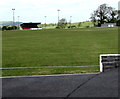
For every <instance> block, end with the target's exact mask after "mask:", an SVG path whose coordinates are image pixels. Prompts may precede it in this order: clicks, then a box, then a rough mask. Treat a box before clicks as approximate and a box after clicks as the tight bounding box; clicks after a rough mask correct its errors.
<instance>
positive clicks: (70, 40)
mask: <svg viewBox="0 0 120 99" xmlns="http://www.w3.org/2000/svg"><path fill="white" fill-rule="evenodd" d="M116 53H118V29H117V28H87V29H86V28H84V29H63V30H59V29H58V30H57V29H51V30H38V31H30V30H28V31H4V32H3V68H10V67H39V66H94V65H99V55H100V54H116ZM66 69H67V70H65V69H60V71H61V72H59V69H57V70H56V68H52V70H51V69H42V70H41V69H32V70H31V69H30V70H27V69H26V70H23V69H22V70H19V71H20V72H21V73H19V72H16V71H18V70H14V72H13V70H3V76H4V75H5V76H9V75H13V76H15V75H19V76H20V75H21V74H22V75H28V74H27V72H26V73H25V72H24V71H31V72H30V73H29V74H30V75H33V74H32V72H34V73H35V74H34V75H39V74H40V72H42V71H46V70H47V71H48V72H46V73H44V74H54V72H52V71H54V70H56V71H57V72H56V74H61V73H65V72H64V70H65V71H67V73H71V72H69V71H72V73H78V72H75V71H76V70H75V69H70V68H66ZM77 69H78V68H77ZM79 70H82V69H79ZM85 70H86V71H85ZM92 70H93V71H92ZM92 70H90V72H96V71H98V70H99V68H94V69H93V68H92ZM6 71H7V72H6ZM73 71H74V72H73ZM38 72H39V73H38ZM79 72H82V71H79ZM84 72H89V70H88V68H86V69H84ZM41 74H42V73H41Z"/></svg>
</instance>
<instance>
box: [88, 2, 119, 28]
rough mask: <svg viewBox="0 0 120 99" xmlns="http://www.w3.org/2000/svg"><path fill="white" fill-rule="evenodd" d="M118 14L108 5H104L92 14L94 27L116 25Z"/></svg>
mask: <svg viewBox="0 0 120 99" xmlns="http://www.w3.org/2000/svg"><path fill="white" fill-rule="evenodd" d="M117 15H118V12H117V10H115V9H114V8H112V7H110V6H108V5H107V4H102V5H100V6H99V7H98V9H97V10H96V11H94V12H93V13H92V14H91V18H90V19H92V22H93V24H94V26H101V24H104V23H116V22H117Z"/></svg>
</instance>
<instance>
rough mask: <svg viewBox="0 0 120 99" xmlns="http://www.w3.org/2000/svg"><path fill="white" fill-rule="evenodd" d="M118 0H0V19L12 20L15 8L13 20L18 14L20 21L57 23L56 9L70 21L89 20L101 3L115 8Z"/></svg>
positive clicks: (16, 18)
mask: <svg viewBox="0 0 120 99" xmlns="http://www.w3.org/2000/svg"><path fill="white" fill-rule="evenodd" d="M118 2H119V0H1V1H0V11H1V15H0V21H12V20H13V12H12V8H15V21H18V16H20V18H19V19H20V21H21V22H42V23H44V22H45V18H44V16H47V17H46V21H47V23H57V20H58V11H57V9H60V18H66V19H67V21H69V20H70V16H72V22H82V21H86V20H89V18H90V14H91V13H92V12H93V11H94V10H96V9H97V8H98V6H99V5H101V4H104V3H106V4H108V5H109V6H112V7H113V8H115V9H116V10H117V9H118Z"/></svg>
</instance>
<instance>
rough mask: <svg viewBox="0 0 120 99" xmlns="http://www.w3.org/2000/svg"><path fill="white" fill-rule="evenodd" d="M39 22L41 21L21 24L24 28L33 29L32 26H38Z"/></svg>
mask: <svg viewBox="0 0 120 99" xmlns="http://www.w3.org/2000/svg"><path fill="white" fill-rule="evenodd" d="M38 24H41V23H22V24H21V25H20V26H21V28H22V29H31V28H38V26H37V25H38Z"/></svg>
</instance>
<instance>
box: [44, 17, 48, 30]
mask: <svg viewBox="0 0 120 99" xmlns="http://www.w3.org/2000/svg"><path fill="white" fill-rule="evenodd" d="M44 17H45V28H46V17H47V16H44Z"/></svg>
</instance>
